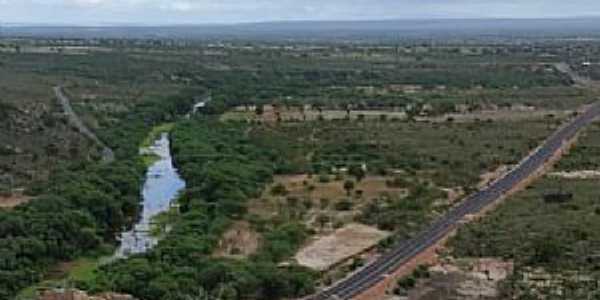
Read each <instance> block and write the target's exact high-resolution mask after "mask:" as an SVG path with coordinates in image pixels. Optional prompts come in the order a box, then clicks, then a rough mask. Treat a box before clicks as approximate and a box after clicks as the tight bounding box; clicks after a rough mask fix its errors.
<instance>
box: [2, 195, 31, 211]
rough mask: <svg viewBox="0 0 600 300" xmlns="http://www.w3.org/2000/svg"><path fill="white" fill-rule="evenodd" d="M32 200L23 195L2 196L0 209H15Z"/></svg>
mask: <svg viewBox="0 0 600 300" xmlns="http://www.w3.org/2000/svg"><path fill="white" fill-rule="evenodd" d="M29 200H31V198H30V197H27V196H23V195H12V196H0V209H10V208H14V207H16V206H18V205H21V204H23V203H27V202H29Z"/></svg>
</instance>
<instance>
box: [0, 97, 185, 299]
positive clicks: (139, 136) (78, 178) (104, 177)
mask: <svg viewBox="0 0 600 300" xmlns="http://www.w3.org/2000/svg"><path fill="white" fill-rule="evenodd" d="M190 99H191V98H190V97H189V96H186V95H180V96H177V97H173V98H170V99H167V100H168V101H164V99H163V101H150V102H147V103H145V105H143V106H140V107H137V108H136V109H135V111H134V112H132V113H129V114H127V115H121V116H115V117H119V119H121V120H122V121H121V122H119V123H118V124H117V125H116V126H115V127H113V128H106V129H104V130H103V131H102V132H100V136H101V137H102V139H103V140H105V141H106V142H107V143H108V144H110V146H111V147H113V148H114V149H116V151H115V152H116V154H117V160H116V161H115V162H113V163H111V164H101V163H93V164H85V163H83V162H77V161H73V162H69V163H64V164H62V165H60V166H58V167H57V170H56V171H55V172H54V174H52V176H51V178H50V181H49V182H48V183H47V184H44V185H42V184H39V185H38V186H37V187H36V188H35V189H33V190H32V191H31V192H32V193H35V194H38V196H37V197H36V198H35V200H33V201H31V202H30V203H28V204H24V205H21V206H19V207H17V208H15V209H14V210H12V211H0V299H8V298H10V297H11V296H13V295H14V294H15V293H17V292H18V291H19V290H20V289H22V288H24V287H26V286H28V285H30V284H32V283H35V282H37V281H39V280H40V279H41V278H42V277H43V274H44V272H45V270H46V268H47V267H48V266H50V265H52V264H53V263H56V262H57V261H60V260H69V259H73V258H75V257H77V256H79V255H82V254H86V253H90V251H95V250H97V249H98V248H99V246H101V245H103V244H110V243H112V242H113V241H114V240H113V239H114V237H115V234H117V233H118V232H120V231H121V230H122V228H123V227H124V226H127V225H129V224H131V223H132V222H133V220H134V219H135V217H136V215H137V211H138V206H139V194H140V190H139V188H140V185H141V180H142V178H143V174H144V168H143V165H142V163H141V161H140V160H139V158H138V156H137V153H138V149H137V147H138V145H139V144H140V143H141V141H142V140H143V139H144V137H145V136H146V134H147V132H148V131H149V129H150V128H151V127H152V126H153V125H154V124H157V123H159V122H164V121H165V120H167V119H169V118H172V117H173V115H175V114H177V113H180V112H182V111H183V110H184V107H185V106H187V107H190V106H191V103H189V102H190Z"/></svg>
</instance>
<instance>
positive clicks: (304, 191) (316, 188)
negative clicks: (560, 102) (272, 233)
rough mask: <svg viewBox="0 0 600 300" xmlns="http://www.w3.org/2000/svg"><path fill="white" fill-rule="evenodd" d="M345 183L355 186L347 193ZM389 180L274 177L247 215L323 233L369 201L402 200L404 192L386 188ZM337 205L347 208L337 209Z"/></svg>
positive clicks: (345, 219) (345, 222) (349, 220)
mask: <svg viewBox="0 0 600 300" xmlns="http://www.w3.org/2000/svg"><path fill="white" fill-rule="evenodd" d="M324 177H325V178H327V181H326V182H323V181H322V180H323V178H324ZM347 180H353V182H354V183H355V186H354V188H353V189H352V190H350V193H348V191H347V190H346V189H344V184H345V182H346V181H347ZM390 180H393V177H385V176H367V177H366V178H364V179H363V180H361V181H360V182H356V181H355V180H354V179H353V178H352V177H351V176H341V177H338V179H336V178H335V176H326V175H322V176H316V175H315V176H310V177H309V175H306V174H302V175H278V176H275V178H274V181H273V183H272V184H270V185H268V186H267V188H266V189H265V191H264V192H263V194H262V196H261V198H260V199H256V200H253V201H250V203H249V212H250V213H252V214H256V215H259V216H263V217H281V216H289V215H294V217H300V219H302V220H303V222H304V223H305V224H307V225H309V226H311V227H313V228H314V229H316V230H319V231H324V230H325V231H327V230H330V229H331V227H332V226H334V225H335V226H339V225H340V224H347V223H349V222H352V221H353V220H354V219H355V218H356V217H357V216H358V215H359V214H360V210H361V209H362V208H363V207H365V206H366V205H367V204H368V202H369V201H370V200H371V199H374V198H379V197H382V196H386V197H393V198H398V199H401V198H404V197H406V195H407V194H408V190H407V189H405V188H399V187H390V186H388V181H390ZM358 191H360V192H358ZM341 203H348V205H347V207H344V208H341V207H340V204H341ZM322 218H325V219H322Z"/></svg>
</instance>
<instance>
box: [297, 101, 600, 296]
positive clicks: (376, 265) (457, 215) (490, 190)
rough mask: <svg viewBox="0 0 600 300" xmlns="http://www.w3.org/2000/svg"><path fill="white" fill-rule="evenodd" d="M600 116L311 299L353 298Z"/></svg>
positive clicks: (594, 111) (582, 118) (564, 130)
mask: <svg viewBox="0 0 600 300" xmlns="http://www.w3.org/2000/svg"><path fill="white" fill-rule="evenodd" d="M599 115H600V103H595V104H594V105H592V106H590V107H589V108H588V109H587V110H586V111H585V112H583V113H581V114H579V115H578V116H577V117H575V118H574V119H573V120H571V122H569V123H568V124H566V125H565V126H563V127H561V128H560V129H558V130H557V131H556V132H554V133H553V134H552V135H551V136H550V137H549V138H548V139H547V140H546V141H545V142H544V143H543V144H542V145H541V146H540V147H539V148H538V149H537V150H535V151H534V152H533V153H532V154H531V155H529V156H528V157H526V158H525V159H524V160H523V161H521V163H520V164H519V165H518V166H516V167H515V168H513V169H512V170H511V171H510V172H508V173H506V174H505V175H504V176H503V177H502V178H500V179H499V180H497V181H496V182H494V183H492V184H491V185H489V186H488V187H486V188H485V189H483V190H481V191H479V192H477V193H475V194H473V195H470V196H468V197H467V198H466V199H464V200H463V201H462V202H461V204H459V205H458V206H456V207H454V208H453V209H451V210H450V211H449V212H448V213H447V214H446V215H445V216H443V217H442V218H440V219H439V220H437V221H436V222H435V223H433V224H432V225H431V226H430V227H429V228H427V229H425V230H424V231H422V232H420V233H419V234H417V235H416V236H415V237H414V238H412V239H409V240H405V241H402V242H400V243H398V244H397V245H395V246H394V247H392V250H390V251H389V252H388V253H386V254H384V255H382V256H381V257H380V258H378V259H377V260H376V261H375V262H373V263H371V264H369V265H367V266H365V267H364V268H362V269H360V270H359V271H357V272H356V273H354V274H352V275H350V276H349V277H347V278H346V279H344V280H342V281H340V282H338V283H336V284H335V285H333V286H332V287H330V288H328V289H326V290H323V291H321V292H319V293H317V294H316V295H313V296H311V297H308V298H307V299H309V300H325V299H352V298H353V297H355V296H358V295H359V294H361V293H362V292H365V291H367V290H369V288H371V287H373V286H374V285H375V284H377V283H379V282H381V281H382V280H384V279H385V278H386V276H388V275H389V274H392V273H393V272H394V271H395V270H398V269H399V268H400V267H401V266H403V265H404V264H406V263H407V262H409V261H410V260H411V259H412V258H414V257H416V256H417V255H418V254H420V253H422V252H423V251H425V250H427V249H428V248H430V247H432V246H434V245H435V244H436V243H438V242H439V241H441V240H442V239H443V238H444V237H445V236H446V235H447V234H448V233H450V232H451V231H452V230H454V229H455V228H456V227H457V226H458V225H459V223H460V221H461V220H462V219H463V218H464V217H465V216H467V215H471V214H477V213H479V212H481V211H482V210H483V209H484V208H485V207H487V206H489V205H490V204H492V203H494V202H495V201H497V200H500V199H501V198H502V197H503V196H504V195H506V193H507V192H509V191H511V190H513V189H514V188H516V187H517V186H519V185H520V184H521V183H523V182H525V181H526V180H527V179H529V178H532V176H533V175H534V174H535V173H536V172H537V171H538V170H540V169H542V168H543V167H544V166H545V164H546V163H547V162H548V161H549V160H550V159H551V158H552V157H553V156H554V155H555V154H556V153H558V152H559V151H560V150H561V148H562V147H563V146H564V145H565V143H569V142H570V141H572V140H573V139H574V138H575V136H576V134H577V133H578V132H579V130H581V129H582V128H583V127H585V126H586V125H588V124H589V123H591V122H592V121H593V120H594V119H595V118H596V117H598V116H599Z"/></svg>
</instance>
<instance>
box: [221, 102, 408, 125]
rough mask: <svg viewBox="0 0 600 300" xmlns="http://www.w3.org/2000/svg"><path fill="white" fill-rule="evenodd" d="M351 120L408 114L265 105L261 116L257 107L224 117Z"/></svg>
mask: <svg viewBox="0 0 600 300" xmlns="http://www.w3.org/2000/svg"><path fill="white" fill-rule="evenodd" d="M382 116H384V117H382ZM345 118H350V119H351V120H356V119H359V118H361V119H365V120H368V119H379V118H386V119H400V120H403V119H406V113H405V112H403V111H392V110H351V111H350V113H348V111H346V110H342V109H328V110H317V109H314V108H311V107H310V106H306V107H304V108H299V107H290V108H285V107H283V108H282V107H279V108H277V107H274V106H272V105H265V106H264V107H263V113H262V114H261V115H257V114H256V107H248V108H246V107H243V106H241V107H237V108H235V109H233V110H232V111H230V112H227V113H225V114H224V115H223V117H222V119H223V120H246V121H261V122H266V123H273V122H276V121H278V120H280V121H316V120H328V121H330V120H342V119H345Z"/></svg>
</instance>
